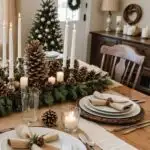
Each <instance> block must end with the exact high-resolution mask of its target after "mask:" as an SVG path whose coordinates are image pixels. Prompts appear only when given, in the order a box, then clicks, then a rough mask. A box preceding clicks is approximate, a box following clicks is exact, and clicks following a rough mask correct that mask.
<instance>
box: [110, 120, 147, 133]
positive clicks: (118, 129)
mask: <svg viewBox="0 0 150 150" xmlns="http://www.w3.org/2000/svg"><path fill="white" fill-rule="evenodd" d="M147 123H150V120H145V121H143V122H140V123H137V124H134V125H130V126H125V127H120V128H116V129H113V130H111V132H120V131H123V130H126V129H130V128H135V127H138V126H140V125H144V124H147Z"/></svg>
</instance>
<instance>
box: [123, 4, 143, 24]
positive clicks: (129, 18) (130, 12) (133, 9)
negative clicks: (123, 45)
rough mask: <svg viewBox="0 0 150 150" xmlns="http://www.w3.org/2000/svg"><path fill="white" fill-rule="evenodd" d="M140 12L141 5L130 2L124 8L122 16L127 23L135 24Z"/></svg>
mask: <svg viewBox="0 0 150 150" xmlns="http://www.w3.org/2000/svg"><path fill="white" fill-rule="evenodd" d="M142 14H143V12H142V8H141V6H139V5H137V4H130V5H128V6H127V7H126V8H125V10H124V13H123V17H124V20H125V21H126V22H127V23H128V24H130V25H135V24H137V23H138V22H139V21H140V20H141V18H142Z"/></svg>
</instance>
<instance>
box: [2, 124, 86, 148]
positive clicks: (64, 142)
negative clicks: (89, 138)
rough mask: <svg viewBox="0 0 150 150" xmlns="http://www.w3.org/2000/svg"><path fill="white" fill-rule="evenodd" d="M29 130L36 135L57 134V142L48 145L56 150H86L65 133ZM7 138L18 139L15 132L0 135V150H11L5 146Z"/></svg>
mask: <svg viewBox="0 0 150 150" xmlns="http://www.w3.org/2000/svg"><path fill="white" fill-rule="evenodd" d="M30 129H31V131H32V132H33V133H36V134H38V135H44V134H47V133H52V134H53V133H57V134H58V135H59V140H58V141H56V142H53V143H50V144H51V145H53V146H55V147H57V148H60V149H61V150H86V147H85V146H84V145H83V144H82V142H81V141H80V140H78V139H76V138H75V137H73V136H71V135H69V134H67V133H64V132H61V131H58V130H54V129H48V128H41V127H32V128H30ZM8 138H18V136H17V135H16V132H15V130H13V131H9V132H5V133H3V134H0V150H12V149H11V148H10V147H9V146H8V144H7V139H8Z"/></svg>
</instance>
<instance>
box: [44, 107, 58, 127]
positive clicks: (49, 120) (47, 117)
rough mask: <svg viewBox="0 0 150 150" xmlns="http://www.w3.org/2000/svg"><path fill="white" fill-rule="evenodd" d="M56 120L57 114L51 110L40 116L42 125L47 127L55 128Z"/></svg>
mask: <svg viewBox="0 0 150 150" xmlns="http://www.w3.org/2000/svg"><path fill="white" fill-rule="evenodd" d="M57 120H58V117H57V114H56V112H54V111H52V110H48V111H46V112H45V113H44V114H43V115H42V121H43V124H44V125H45V126H47V127H55V126H56V123H57Z"/></svg>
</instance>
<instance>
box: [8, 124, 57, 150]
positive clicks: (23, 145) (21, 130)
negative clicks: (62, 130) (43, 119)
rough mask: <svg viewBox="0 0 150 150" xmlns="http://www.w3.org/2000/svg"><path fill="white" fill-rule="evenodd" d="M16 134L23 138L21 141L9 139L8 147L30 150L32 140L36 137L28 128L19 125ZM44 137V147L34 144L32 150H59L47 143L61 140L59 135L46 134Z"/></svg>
mask: <svg viewBox="0 0 150 150" xmlns="http://www.w3.org/2000/svg"><path fill="white" fill-rule="evenodd" d="M15 130H16V134H17V135H18V136H19V137H20V138H21V139H8V145H9V146H10V147H11V148H13V149H20V150H21V149H22V150H23V149H29V148H30V147H29V146H30V140H31V139H32V138H33V137H34V136H35V135H36V134H33V133H32V132H31V131H30V129H29V128H28V126H26V125H19V126H17V127H16V129H15ZM39 137H42V138H43V140H44V143H43V146H42V147H39V146H38V145H37V144H36V143H33V145H32V147H31V150H45V149H47V150H48V148H49V150H58V148H55V147H53V146H51V145H47V143H50V142H54V141H57V140H58V139H59V136H58V134H50V133H48V134H46V135H43V136H39Z"/></svg>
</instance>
